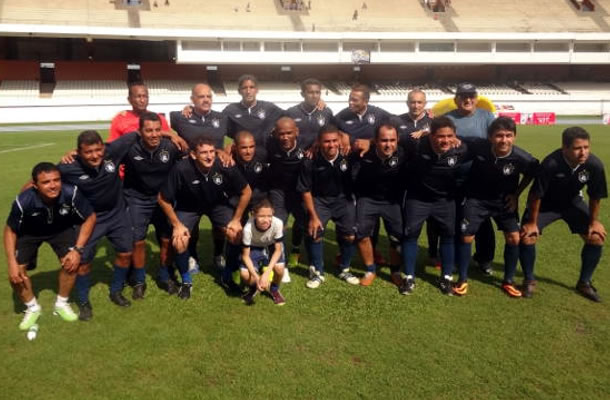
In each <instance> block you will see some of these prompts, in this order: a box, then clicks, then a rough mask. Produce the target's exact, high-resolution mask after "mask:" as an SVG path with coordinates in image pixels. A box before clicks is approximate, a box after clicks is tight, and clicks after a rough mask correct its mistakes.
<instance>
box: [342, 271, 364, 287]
mask: <svg viewBox="0 0 610 400" xmlns="http://www.w3.org/2000/svg"><path fill="white" fill-rule="evenodd" d="M339 279H341V280H344V281H345V282H347V283H349V284H350V285H358V284H359V283H360V279H358V278H357V277H355V276H354V274H352V273H351V272H350V270H349V268H344V269H343V270H342V271H341V273H340V274H339Z"/></svg>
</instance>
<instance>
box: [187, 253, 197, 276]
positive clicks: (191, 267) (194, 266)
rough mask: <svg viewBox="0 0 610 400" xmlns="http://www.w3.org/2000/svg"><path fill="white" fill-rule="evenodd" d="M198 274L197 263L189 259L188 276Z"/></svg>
mask: <svg viewBox="0 0 610 400" xmlns="http://www.w3.org/2000/svg"><path fill="white" fill-rule="evenodd" d="M198 273H199V263H198V262H197V260H195V259H194V258H193V257H189V274H191V275H195V274H198Z"/></svg>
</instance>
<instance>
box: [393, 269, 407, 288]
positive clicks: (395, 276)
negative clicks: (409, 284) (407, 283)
mask: <svg viewBox="0 0 610 400" xmlns="http://www.w3.org/2000/svg"><path fill="white" fill-rule="evenodd" d="M390 279H392V283H393V284H395V285H396V286H398V287H400V286H401V285H402V284H403V283H404V282H403V281H404V279H403V278H402V275H401V274H400V272H398V271H395V272H392V274H390Z"/></svg>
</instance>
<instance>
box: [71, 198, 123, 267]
mask: <svg viewBox="0 0 610 400" xmlns="http://www.w3.org/2000/svg"><path fill="white" fill-rule="evenodd" d="M96 216H97V219H96V221H95V228H93V233H91V237H90V238H89V241H88V242H87V244H86V245H85V250H84V251H83V255H82V257H81V264H89V263H90V262H91V261H93V257H95V249H96V247H97V243H98V242H99V241H100V240H101V239H102V238H103V237H104V236H106V237H107V238H108V240H109V241H110V244H111V245H112V247H113V248H114V251H116V252H117V253H130V252H131V251H132V250H133V228H132V225H131V218H130V217H129V213H128V212H127V208H126V207H125V206H121V207H118V208H116V209H114V210H110V211H102V212H100V213H96Z"/></svg>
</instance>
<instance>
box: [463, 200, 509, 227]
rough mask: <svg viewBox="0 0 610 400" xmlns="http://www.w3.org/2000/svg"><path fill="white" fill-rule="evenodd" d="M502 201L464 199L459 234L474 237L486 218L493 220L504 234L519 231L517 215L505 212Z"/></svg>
mask: <svg viewBox="0 0 610 400" xmlns="http://www.w3.org/2000/svg"><path fill="white" fill-rule="evenodd" d="M505 205H506V203H505V202H504V201H493V200H479V199H465V200H464V205H463V206H462V209H461V218H460V225H459V229H460V233H461V234H462V235H463V236H474V235H475V234H476V233H477V232H478V231H479V227H480V226H481V224H482V223H483V222H484V221H485V220H486V219H487V218H490V217H491V218H493V219H494V221H496V225H498V229H500V230H501V231H503V232H504V233H509V232H518V231H519V215H518V214H517V212H516V211H512V212H511V211H507V210H506V209H505V208H504V207H505Z"/></svg>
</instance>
